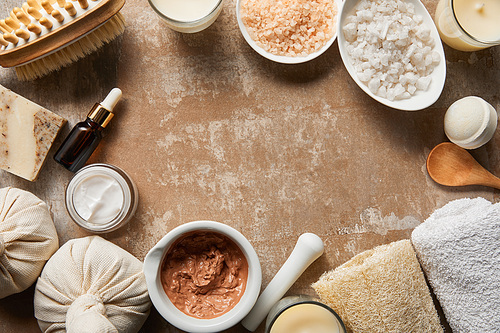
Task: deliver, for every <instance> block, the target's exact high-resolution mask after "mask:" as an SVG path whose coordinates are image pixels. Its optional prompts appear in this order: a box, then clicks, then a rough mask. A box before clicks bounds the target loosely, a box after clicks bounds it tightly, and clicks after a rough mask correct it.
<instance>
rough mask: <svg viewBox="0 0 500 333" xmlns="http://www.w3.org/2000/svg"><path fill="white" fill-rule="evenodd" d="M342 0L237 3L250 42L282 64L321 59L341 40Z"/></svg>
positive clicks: (244, 0) (248, 0)
mask: <svg viewBox="0 0 500 333" xmlns="http://www.w3.org/2000/svg"><path fill="white" fill-rule="evenodd" d="M341 3H342V0H333V1H332V0H279V1H276V0H237V1H236V17H237V20H238V26H239V28H240V31H241V33H242V35H243V37H244V38H245V40H246V42H247V43H248V44H249V45H250V47H251V48H252V49H254V51H256V52H257V53H258V54H260V55H261V56H263V57H265V58H267V59H269V60H272V61H275V62H278V63H282V64H299V63H304V62H307V61H310V60H312V59H315V58H317V57H319V56H320V55H321V54H323V53H324V52H325V51H326V50H328V48H329V47H330V46H331V45H332V44H333V43H334V42H335V39H336V38H337V22H336V21H337V19H338V13H339V11H340V7H341V5H342V4H341Z"/></svg>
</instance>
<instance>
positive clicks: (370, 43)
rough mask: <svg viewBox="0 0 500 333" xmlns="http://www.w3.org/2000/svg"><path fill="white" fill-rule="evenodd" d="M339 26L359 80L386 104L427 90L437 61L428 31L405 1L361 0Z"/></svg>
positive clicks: (412, 7)
mask: <svg viewBox="0 0 500 333" xmlns="http://www.w3.org/2000/svg"><path fill="white" fill-rule="evenodd" d="M354 13H355V14H354V15H350V16H348V17H347V18H346V20H345V22H346V24H345V25H344V27H343V33H344V37H345V38H346V41H347V45H346V46H347V47H346V50H347V52H348V54H349V55H350V58H351V61H352V65H353V67H354V68H356V71H357V73H358V78H359V79H360V80H362V81H363V82H365V83H366V84H367V86H368V88H369V89H370V91H372V92H373V93H375V94H376V95H378V96H381V97H383V98H387V99H389V100H394V99H406V98H410V97H411V96H412V95H413V94H415V93H416V92H417V91H418V90H427V89H428V87H429V84H430V82H431V78H430V75H431V73H432V71H433V70H434V67H435V66H437V65H438V64H439V62H440V61H441V59H440V55H439V53H437V52H436V51H432V48H433V47H434V45H435V42H434V40H433V38H432V37H431V30H430V29H429V27H426V26H425V24H424V22H423V18H422V17H421V16H420V15H416V14H415V10H414V6H413V4H411V3H408V2H405V1H404V0H361V1H360V2H359V3H358V4H357V5H356V7H355V9H354Z"/></svg>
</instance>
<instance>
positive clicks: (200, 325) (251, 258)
mask: <svg viewBox="0 0 500 333" xmlns="http://www.w3.org/2000/svg"><path fill="white" fill-rule="evenodd" d="M193 231H212V232H216V233H220V234H223V235H225V236H227V237H228V238H230V239H231V240H232V241H234V242H235V244H236V245H238V246H239V248H240V249H241V250H242V252H243V254H244V255H245V257H246V259H247V262H248V280H247V285H246V289H245V292H244V293H243V296H242V297H241V299H240V301H239V302H238V303H237V304H236V305H235V306H234V308H232V309H231V310H229V311H228V312H226V313H224V314H223V315H221V316H219V317H216V318H212V319H198V318H194V317H191V316H188V315H186V314H185V313H183V312H182V311H180V310H179V309H177V308H176V307H175V305H174V304H173V303H172V302H171V301H170V299H169V298H168V296H167V295H166V293H165V291H164V290H163V286H162V283H161V277H160V271H161V266H162V263H163V259H164V257H165V255H166V254H167V252H168V250H169V248H170V246H171V245H172V244H173V243H174V242H175V241H176V240H177V239H179V238H180V237H182V236H183V235H185V234H186V233H189V232H193ZM144 275H145V276H146V283H147V286H148V291H149V296H150V297H151V301H152V302H153V305H154V306H155V308H156V310H158V312H159V313H160V315H162V317H163V318H165V320H166V321H168V322H169V323H171V324H172V325H174V326H176V327H177V328H179V329H181V330H183V331H186V332H190V333H204V332H219V331H223V330H225V329H228V328H230V327H232V326H234V325H236V324H237V323H239V322H240V321H241V320H242V319H243V318H244V317H245V316H246V315H247V314H248V313H249V312H250V310H251V309H252V307H253V306H254V304H255V302H256V300H257V297H258V296H259V293H260V287H261V282H262V272H261V267H260V262H259V258H258V257H257V254H256V253H255V250H254V248H253V247H252V245H251V244H250V242H249V241H248V240H247V239H246V238H245V236H243V235H242V234H241V233H240V232H239V231H237V230H235V229H233V228H231V227H230V226H228V225H225V224H222V223H219V222H213V221H195V222H189V223H186V224H183V225H181V226H179V227H177V228H175V229H173V230H172V231H170V232H169V233H167V235H166V236H165V237H163V238H162V239H161V240H160V241H159V242H158V243H157V244H156V245H155V246H154V247H153V248H152V249H151V250H150V251H149V253H148V254H147V255H146V259H145V260H144Z"/></svg>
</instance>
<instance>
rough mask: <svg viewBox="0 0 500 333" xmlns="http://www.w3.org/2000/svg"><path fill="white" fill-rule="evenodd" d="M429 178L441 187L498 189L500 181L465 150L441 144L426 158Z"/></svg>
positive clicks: (448, 144)
mask: <svg viewBox="0 0 500 333" xmlns="http://www.w3.org/2000/svg"><path fill="white" fill-rule="evenodd" d="M427 172H428V173H429V176H431V178H432V179H433V180H434V181H435V182H436V183H439V184H441V185H447V186H464V185H484V186H490V187H494V188H496V189H500V179H499V178H497V177H495V176H493V175H492V174H491V173H490V172H489V171H487V170H486V169H485V168H483V167H482V166H481V165H480V164H479V163H478V162H477V161H476V160H475V159H474V157H472V155H471V154H469V153H468V152H467V151H466V150H465V149H463V148H460V147H459V146H457V145H456V144H454V143H451V142H443V143H441V144H439V145H437V146H436V147H434V149H432V151H431V152H430V154H429V156H428V157H427Z"/></svg>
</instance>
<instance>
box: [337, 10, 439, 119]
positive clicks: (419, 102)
mask: <svg viewBox="0 0 500 333" xmlns="http://www.w3.org/2000/svg"><path fill="white" fill-rule="evenodd" d="M406 1H407V2H409V3H412V4H413V5H414V6H415V13H416V14H418V15H420V16H422V18H423V20H424V22H425V25H426V26H427V27H429V28H430V29H431V36H432V38H433V39H434V42H435V46H434V49H433V50H434V51H437V52H438V53H439V56H440V58H441V59H440V62H439V65H437V66H436V67H435V68H434V71H433V72H432V74H431V75H432V81H431V83H430V85H429V88H428V89H427V90H426V91H417V92H416V93H415V94H414V95H413V96H412V97H410V98H408V99H403V100H394V101H391V100H389V99H387V98H382V97H379V96H377V95H375V94H374V93H372V92H371V91H370V89H369V88H368V86H367V85H366V84H364V83H363V82H362V81H361V80H360V79H359V78H358V75H357V74H356V70H355V69H354V67H353V66H352V64H351V59H350V56H349V54H348V53H347V50H346V45H347V42H346V40H345V38H344V33H343V32H342V27H343V25H344V24H343V22H344V21H345V19H346V17H347V16H349V15H350V14H351V13H352V12H353V9H354V7H355V6H356V4H357V3H358V2H359V0H345V1H344V2H343V5H342V9H341V10H340V14H339V17H338V19H337V32H338V44H339V50H340V56H341V57H342V61H343V62H344V65H345V67H346V69H347V71H348V72H349V74H350V75H351V77H352V79H353V80H354V82H356V84H357V85H358V86H359V87H360V88H361V89H363V91H364V92H365V93H367V94H368V95H369V96H370V97H371V98H373V99H374V100H376V101H378V102H380V103H382V104H384V105H387V106H389V107H391V108H394V109H398V110H404V111H417V110H422V109H425V108H426V107H429V106H431V105H432V104H434V102H435V101H437V99H438V98H439V96H441V92H442V91H443V87H444V81H445V79H446V59H445V56H444V50H443V44H442V43H441V38H440V37H439V33H438V31H437V28H436V25H435V24H434V21H433V20H432V17H431V16H430V15H429V12H428V11H427V9H425V7H424V5H423V4H422V3H421V2H420V1H419V0H406Z"/></svg>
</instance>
